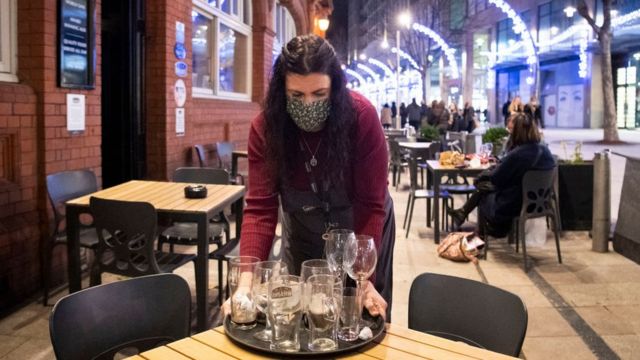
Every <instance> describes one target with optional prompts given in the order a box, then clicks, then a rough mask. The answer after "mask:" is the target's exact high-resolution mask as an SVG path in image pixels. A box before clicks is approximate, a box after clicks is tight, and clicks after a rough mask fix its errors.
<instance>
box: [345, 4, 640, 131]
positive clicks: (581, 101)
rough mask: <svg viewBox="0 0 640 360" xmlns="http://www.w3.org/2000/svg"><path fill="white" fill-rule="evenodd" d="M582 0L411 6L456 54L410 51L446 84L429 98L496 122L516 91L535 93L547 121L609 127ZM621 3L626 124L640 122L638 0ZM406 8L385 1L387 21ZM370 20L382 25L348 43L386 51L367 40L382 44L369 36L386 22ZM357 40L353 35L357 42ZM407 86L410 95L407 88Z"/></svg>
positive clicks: (594, 7)
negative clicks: (432, 12) (470, 107)
mask: <svg viewBox="0 0 640 360" xmlns="http://www.w3.org/2000/svg"><path fill="white" fill-rule="evenodd" d="M501 3H506V4H507V5H508V6H509V7H510V8H512V9H513V10H514V11H513V12H512V13H511V14H510V15H507V13H506V12H505V11H503V10H501V9H500V8H498V6H497V5H500V4H501ZM496 4H497V5H496ZM587 4H588V6H589V8H590V9H591V12H592V13H593V14H595V15H594V16H595V18H596V20H597V22H598V23H601V22H602V4H601V1H599V0H588V1H587ZM576 6H577V5H576V1H574V0H536V1H526V0H511V1H502V0H496V1H492V2H491V1H488V0H452V1H447V2H440V1H438V0H417V1H410V2H408V8H409V9H410V11H411V13H413V14H414V22H418V23H420V24H422V25H424V26H426V27H429V28H430V29H431V30H433V32H435V33H437V34H438V35H439V36H440V37H441V38H442V39H443V40H444V42H446V43H447V44H448V46H450V47H451V48H452V49H454V53H453V56H452V57H448V56H445V55H446V54H445V53H444V52H442V51H440V52H438V51H437V50H438V48H440V49H441V48H442V47H439V46H436V49H435V51H430V52H428V53H427V52H425V51H424V50H423V51H422V52H420V51H418V52H416V51H413V52H411V51H409V52H411V55H412V56H413V57H414V59H415V60H416V61H417V62H418V63H422V62H423V61H420V57H429V56H431V57H434V60H433V61H429V64H428V65H427V66H428V67H429V68H430V72H431V75H430V76H428V77H426V78H425V81H426V82H429V85H430V88H431V89H437V87H439V88H440V91H429V86H427V87H425V89H424V91H423V92H422V94H424V95H422V96H423V97H424V98H425V99H426V100H427V101H430V100H433V99H436V100H439V99H444V100H445V101H448V102H451V101H454V102H457V103H458V104H459V105H462V104H463V103H464V102H467V101H470V102H472V103H473V104H474V107H475V108H476V110H481V113H482V116H481V118H484V114H487V115H488V120H489V121H490V122H492V123H500V122H501V121H502V114H501V113H502V106H503V104H505V103H506V102H507V101H508V100H509V99H511V98H514V97H516V96H519V97H520V98H521V99H522V100H523V102H524V103H527V102H528V101H529V99H530V97H531V96H532V95H533V94H534V93H536V92H537V94H538V98H539V102H540V103H541V104H542V106H543V110H544V118H545V125H546V126H549V127H560V128H599V127H601V126H602V124H603V111H602V108H603V101H602V75H601V73H600V71H601V70H600V56H601V54H600V53H601V52H600V49H599V44H598V42H597V41H596V39H595V37H594V33H593V31H592V30H591V29H590V27H588V25H587V24H586V21H585V20H584V19H583V18H582V17H581V16H580V15H579V14H578V13H577V12H576V11H575V7H576ZM400 7H402V6H400ZM613 7H614V9H615V10H614V12H613V20H612V24H613V45H612V60H613V63H614V69H613V76H614V82H615V96H616V108H617V116H618V119H617V121H618V126H619V127H621V128H637V127H638V125H640V113H639V111H640V101H639V99H640V92H639V90H638V65H639V62H640V40H639V39H640V36H639V35H640V30H639V28H640V20H639V19H640V1H637V0H618V1H614V4H613ZM426 8H431V9H437V12H438V16H437V18H434V17H429V16H427V17H425V16H421V15H420V14H423V13H424V9H426ZM400 10H401V9H399V5H398V4H397V3H395V2H393V3H392V2H386V9H385V10H384V12H385V13H386V14H387V18H392V14H395V16H397V13H399V11H400ZM350 16H351V14H350ZM516 18H517V19H516ZM433 20H436V21H433ZM520 20H521V21H522V24H524V26H525V27H526V30H527V31H528V34H531V40H532V44H533V45H532V46H531V47H528V44H529V43H530V42H529V41H526V40H527V39H524V40H523V34H525V35H526V34H527V32H521V31H519V29H518V27H517V26H514V22H517V21H520ZM370 26H372V27H374V28H375V29H371V30H369V31H364V30H362V29H361V30H360V33H359V35H360V36H359V37H357V41H358V42H357V44H354V45H353V46H352V45H351V44H350V48H353V49H358V51H363V50H362V49H367V50H366V51H367V52H369V53H370V56H381V57H384V56H385V55H384V52H383V51H381V50H378V49H377V48H378V47H377V46H375V47H373V48H371V47H370V48H367V42H368V43H369V44H370V43H371V41H375V40H372V38H371V36H369V34H374V35H375V34H377V33H379V32H380V30H379V28H381V27H383V26H386V25H384V24H382V23H377V24H376V23H375V22H374V23H372V24H370ZM407 32H409V33H410V34H411V35H410V36H413V37H421V36H423V34H419V33H418V32H416V31H415V30H408V31H405V32H404V33H407ZM365 35H366V36H365ZM353 37H354V36H352V35H350V40H351V39H352V38H353ZM374 37H375V36H374ZM378 38H380V36H378ZM405 38H406V37H404V38H403V39H405ZM403 46H404V47H405V50H407V49H406V47H408V45H406V41H401V43H400V48H401V49H403ZM529 49H533V51H535V55H536V56H535V57H531V53H530V52H528V50H529ZM371 54H373V55H371ZM529 59H530V60H533V61H530V62H531V64H528V63H527V60H529ZM452 60H455V63H457V66H458V67H459V73H460V75H461V76H460V78H459V79H455V78H453V77H452V76H451V75H452V71H451V70H452V69H451V66H452V65H451V64H452V63H453V61H452ZM401 68H402V66H401ZM405 68H406V67H405ZM403 71H406V69H403ZM427 78H428V79H431V80H430V81H429V80H426V79H427ZM402 86H407V87H408V86H409V85H407V83H405V84H401V87H402ZM400 92H401V93H403V92H405V93H408V92H410V91H405V90H402V89H401V91H400ZM414 94H415V92H414ZM576 109H578V110H576ZM485 110H486V112H485Z"/></svg>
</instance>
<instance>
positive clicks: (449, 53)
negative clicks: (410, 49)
mask: <svg viewBox="0 0 640 360" xmlns="http://www.w3.org/2000/svg"><path fill="white" fill-rule="evenodd" d="M412 27H413V30H415V31H417V32H419V33H422V34H424V35H427V36H428V37H430V38H431V39H432V40H433V41H435V42H436V44H438V45H440V48H441V49H442V51H443V52H444V54H445V56H446V57H447V61H448V62H449V65H450V67H451V77H452V78H453V79H458V78H459V77H460V70H459V69H458V61H457V60H456V57H455V54H456V50H455V49H453V48H451V47H450V46H449V44H447V42H446V41H444V39H443V38H442V37H441V36H440V35H439V34H438V33H436V32H435V31H433V30H431V29H430V28H428V27H426V26H424V25H422V24H418V23H413V25H412Z"/></svg>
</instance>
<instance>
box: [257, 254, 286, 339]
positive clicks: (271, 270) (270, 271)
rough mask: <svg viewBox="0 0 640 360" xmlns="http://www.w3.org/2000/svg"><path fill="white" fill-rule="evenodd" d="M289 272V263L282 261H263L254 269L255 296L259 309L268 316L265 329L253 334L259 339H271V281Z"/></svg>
mask: <svg viewBox="0 0 640 360" xmlns="http://www.w3.org/2000/svg"><path fill="white" fill-rule="evenodd" d="M287 274H288V271H287V265H286V264H284V263H283V262H281V261H261V262H259V263H258V264H257V265H256V268H255V269H254V270H253V287H252V292H253V298H254V299H255V304H256V308H257V309H258V311H260V312H262V313H263V314H265V317H266V319H265V326H264V329H263V330H261V331H258V332H256V333H255V334H253V336H254V337H255V338H256V339H258V340H261V341H271V322H270V321H269V316H268V314H267V307H268V292H269V282H270V281H271V280H272V279H277V278H278V277H279V276H280V275H287Z"/></svg>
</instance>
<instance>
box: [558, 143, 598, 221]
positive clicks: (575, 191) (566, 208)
mask: <svg viewBox="0 0 640 360" xmlns="http://www.w3.org/2000/svg"><path fill="white" fill-rule="evenodd" d="M561 146H562V149H563V151H564V159H561V160H558V197H559V201H560V219H561V222H562V230H591V222H592V219H593V162H592V161H585V160H584V159H583V158H582V143H580V142H577V143H575V145H574V148H573V152H572V153H571V155H569V153H568V151H567V143H566V142H564V141H563V142H562V143H561Z"/></svg>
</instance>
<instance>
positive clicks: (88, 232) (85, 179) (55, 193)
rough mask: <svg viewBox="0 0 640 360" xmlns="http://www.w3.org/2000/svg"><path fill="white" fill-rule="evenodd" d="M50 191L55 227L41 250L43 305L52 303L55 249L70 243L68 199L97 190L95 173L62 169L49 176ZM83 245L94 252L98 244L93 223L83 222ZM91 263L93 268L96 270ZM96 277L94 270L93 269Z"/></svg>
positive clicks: (81, 237) (48, 189)
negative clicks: (68, 238) (67, 211)
mask: <svg viewBox="0 0 640 360" xmlns="http://www.w3.org/2000/svg"><path fill="white" fill-rule="evenodd" d="M46 181H47V194H48V197H49V201H50V202H51V207H52V208H53V219H54V224H53V230H52V232H51V235H50V236H49V237H48V239H47V240H46V241H45V242H44V245H43V251H42V252H41V265H42V280H43V300H42V304H43V305H44V306H47V305H48V302H49V286H50V282H51V279H50V278H51V258H52V257H53V249H54V248H55V247H56V246H58V245H61V244H66V243H67V232H66V225H65V224H66V222H65V219H66V214H65V207H64V206H65V205H64V204H65V202H67V201H68V200H71V199H75V198H77V197H80V196H83V195H87V194H91V193H93V192H96V191H98V185H97V181H96V175H95V174H94V173H93V171H91V170H73V171H63V172H59V173H55V174H51V175H47V180H46ZM80 226H81V228H80V234H79V235H80V246H81V247H84V248H86V249H90V250H91V251H92V252H93V253H94V254H95V250H96V249H97V246H98V234H97V233H96V230H95V228H94V227H93V225H91V226H89V225H83V224H81V225H80ZM91 265H92V264H90V269H92V270H94V268H93V266H91ZM91 273H92V275H93V276H95V273H94V272H91Z"/></svg>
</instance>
